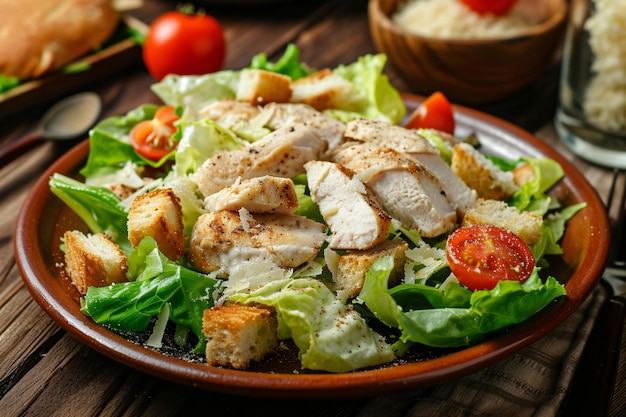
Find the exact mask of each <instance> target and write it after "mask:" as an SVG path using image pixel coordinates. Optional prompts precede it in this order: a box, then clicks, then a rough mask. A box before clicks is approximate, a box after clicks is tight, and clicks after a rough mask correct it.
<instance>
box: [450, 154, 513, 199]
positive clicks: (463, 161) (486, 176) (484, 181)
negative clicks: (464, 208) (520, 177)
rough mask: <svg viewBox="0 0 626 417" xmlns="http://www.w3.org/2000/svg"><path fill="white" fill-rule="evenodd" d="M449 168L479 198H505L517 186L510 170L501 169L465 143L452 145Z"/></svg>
mask: <svg viewBox="0 0 626 417" xmlns="http://www.w3.org/2000/svg"><path fill="white" fill-rule="evenodd" d="M450 168H451V169H452V171H453V172H454V173H455V174H456V175H457V176H458V177H459V178H461V180H463V182H465V184H467V186H468V187H470V188H473V189H474V190H476V193H477V194H478V196H479V197H481V198H485V199H493V200H506V199H507V198H509V197H510V196H512V195H513V194H514V193H515V191H517V190H518V188H519V187H518V186H517V185H516V184H515V180H514V177H513V174H512V173H511V172H505V171H503V170H501V169H500V168H499V167H498V166H496V165H495V164H494V163H493V162H491V161H490V160H489V159H487V158H486V157H485V156H484V155H483V154H481V153H480V152H479V151H478V150H476V149H474V148H473V147H472V146H470V145H468V144H466V143H459V144H457V145H455V146H454V152H453V154H452V162H451V164H450Z"/></svg>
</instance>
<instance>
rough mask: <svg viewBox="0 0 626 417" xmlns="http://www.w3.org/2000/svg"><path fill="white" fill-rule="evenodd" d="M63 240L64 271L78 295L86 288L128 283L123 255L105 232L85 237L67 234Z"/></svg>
mask: <svg viewBox="0 0 626 417" xmlns="http://www.w3.org/2000/svg"><path fill="white" fill-rule="evenodd" d="M64 238H65V271H66V272H67V274H68V275H69V277H70V279H71V280H72V283H73V284H74V285H75V286H76V289H77V290H78V292H79V293H80V294H81V295H85V294H86V293H87V288H88V287H105V286H107V285H110V284H113V283H117V282H125V281H128V279H127V278H126V271H127V269H128V268H127V266H126V256H125V255H124V254H123V253H122V250H121V249H120V247H119V246H118V245H117V244H116V243H115V242H113V241H112V240H111V239H110V238H109V236H107V235H106V234H104V233H98V234H95V235H85V234H83V233H82V232H80V231H77V230H74V231H67V232H65V234H64Z"/></svg>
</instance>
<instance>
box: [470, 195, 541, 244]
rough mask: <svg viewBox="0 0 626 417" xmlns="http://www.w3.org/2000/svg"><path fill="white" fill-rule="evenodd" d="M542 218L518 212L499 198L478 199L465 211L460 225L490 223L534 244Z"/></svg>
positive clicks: (539, 231) (539, 232)
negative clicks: (474, 204)
mask: <svg viewBox="0 0 626 417" xmlns="http://www.w3.org/2000/svg"><path fill="white" fill-rule="evenodd" d="M542 223H543V219H542V218H541V216H539V215H538V214H534V213H529V212H525V211H524V212H520V211H519V210H517V208H515V207H513V206H509V205H508V204H506V203H505V202H504V201H500V200H478V202H477V204H476V206H475V207H471V208H469V209H468V210H467V212H466V213H465V217H464V218H463V222H462V223H461V226H471V225H474V224H491V225H493V226H499V227H502V228H505V229H508V230H510V231H511V232H513V233H515V234H516V235H518V236H519V237H520V238H521V239H522V240H523V241H524V242H526V244H528V245H534V244H536V243H537V242H539V239H541V224H542Z"/></svg>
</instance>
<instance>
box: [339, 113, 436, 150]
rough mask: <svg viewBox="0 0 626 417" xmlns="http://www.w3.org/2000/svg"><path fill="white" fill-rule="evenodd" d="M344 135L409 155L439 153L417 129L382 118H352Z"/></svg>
mask: <svg viewBox="0 0 626 417" xmlns="http://www.w3.org/2000/svg"><path fill="white" fill-rule="evenodd" d="M344 135H345V137H346V138H348V139H353V140H358V141H360V142H373V143H376V144H378V145H379V146H382V147H385V148H391V149H394V150H396V151H398V152H402V153H405V154H407V155H409V156H414V155H415V154H424V153H425V154H431V155H437V156H438V155H439V151H437V149H436V148H435V147H434V146H433V145H431V144H430V142H428V140H426V139H425V138H424V137H422V136H421V135H420V134H418V133H417V131H415V130H411V129H405V128H404V127H402V126H395V125H391V124H389V123H387V122H384V121H381V120H366V119H357V120H352V121H350V122H348V123H347V124H346V131H345V133H344Z"/></svg>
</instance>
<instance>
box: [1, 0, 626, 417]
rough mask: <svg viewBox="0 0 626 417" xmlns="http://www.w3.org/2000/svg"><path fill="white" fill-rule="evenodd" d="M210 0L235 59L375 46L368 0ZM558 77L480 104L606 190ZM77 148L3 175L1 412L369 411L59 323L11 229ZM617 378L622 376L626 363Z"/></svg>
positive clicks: (8, 125)
mask: <svg viewBox="0 0 626 417" xmlns="http://www.w3.org/2000/svg"><path fill="white" fill-rule="evenodd" d="M225 3H228V2H225ZM302 3H306V4H305V5H301V4H302ZM174 7H175V2H169V1H164V0H161V1H159V0H145V1H144V6H143V7H142V8H140V9H137V10H134V11H132V12H130V14H131V15H133V16H135V17H137V18H138V19H140V20H142V21H144V22H147V23H149V22H151V21H152V20H153V19H154V18H155V17H156V16H158V15H159V14H160V13H162V12H165V11H167V10H171V9H173V8H174ZM203 7H204V8H205V10H206V11H207V13H209V14H212V15H214V16H215V17H217V18H218V19H219V20H220V22H221V23H222V24H223V26H224V29H225V31H226V36H227V41H228V59H227V62H226V67H227V68H233V69H236V68H241V67H243V66H246V65H248V64H249V62H250V59H251V57H252V56H253V55H255V54H257V53H259V52H266V53H267V54H268V56H269V57H270V59H275V58H276V57H278V56H280V54H282V51H283V49H284V47H285V46H286V44H288V43H289V42H294V43H296V44H297V45H298V47H299V48H300V50H301V53H302V55H301V57H302V60H303V61H304V62H307V63H308V64H310V65H311V66H313V67H317V68H322V67H326V66H329V67H334V66H336V65H338V64H342V63H349V62H352V61H354V60H355V59H356V58H357V57H358V56H360V55H363V54H365V53H372V52H375V48H374V46H373V44H372V41H371V38H370V36H369V31H368V25H367V1H366V0H328V1H311V2H286V3H282V4H275V5H268V6H263V7H260V6H227V5H222V6H217V5H210V4H208V3H207V4H204V6H203ZM386 72H387V74H388V75H389V77H390V79H391V81H392V83H393V84H394V85H396V86H397V87H398V89H399V90H401V91H407V92H411V90H410V88H409V87H408V85H407V84H406V83H405V82H403V80H402V79H400V78H399V76H398V75H397V73H396V72H395V71H394V69H393V68H390V67H388V68H387V70H386ZM557 77H558V65H555V66H554V67H553V68H551V69H549V70H548V71H547V72H546V74H544V76H543V77H542V78H541V79H540V80H539V81H538V82H537V83H535V84H534V85H533V86H531V88H529V89H526V90H525V91H524V92H523V93H520V94H518V95H516V96H514V97H511V98H509V99H507V100H505V101H503V102H501V103H497V104H495V105H490V106H483V107H481V108H480V110H483V111H485V112H488V113H491V114H494V115H496V116H499V117H502V118H504V119H506V120H509V121H511V122H513V123H514V124H517V125H519V126H521V127H523V128H525V129H526V130H529V131H531V132H534V133H536V135H537V136H538V137H540V138H541V139H542V140H544V141H546V142H548V143H550V144H551V145H553V146H554V147H555V148H557V149H558V150H559V151H560V152H562V153H563V154H564V155H566V156H567V157H568V159H569V160H571V161H573V162H574V164H576V166H577V167H578V168H579V169H580V170H581V171H582V172H584V173H585V175H586V176H587V178H588V179H589V180H590V182H592V183H593V184H594V185H595V186H597V190H598V192H599V194H600V195H601V196H606V194H607V190H608V186H609V178H610V171H609V170H605V169H602V168H598V167H594V166H591V165H589V164H587V163H585V162H583V161H581V160H579V159H577V158H575V157H574V156H572V155H571V154H570V153H569V151H568V150H566V149H565V148H564V146H563V145H562V144H561V143H560V142H559V140H558V138H557V136H556V133H555V131H554V128H553V126H552V118H553V115H554V109H555V102H556V93H557V88H558V85H557ZM152 83H153V80H152V78H151V77H150V76H149V75H148V74H147V72H146V71H145V68H144V67H143V65H142V64H141V61H140V60H137V62H136V64H135V65H133V66H131V67H129V68H127V69H126V70H124V71H122V72H117V73H114V74H112V75H111V76H110V77H108V78H107V79H106V80H103V81H100V82H96V83H93V84H91V85H89V86H88V88H89V89H91V90H94V91H97V92H98V93H99V94H100V95H101V96H102V97H103V99H104V112H103V115H102V117H107V116H111V115H119V114H124V113H126V112H127V111H129V110H130V109H132V108H134V107H135V106H137V105H140V104H142V103H145V102H156V101H157V98H156V97H155V96H154V95H153V94H152V93H151V92H150V90H149V87H150V85H151V84H152ZM70 87H71V86H70ZM68 89H69V87H68ZM48 104H49V103H42V105H40V106H34V107H33V108H30V109H28V111H23V112H20V113H19V114H17V115H15V116H12V117H11V118H9V119H2V115H0V145H6V144H8V143H11V142H12V141H14V140H16V139H18V138H19V137H21V136H23V135H26V134H29V133H32V132H33V131H34V130H35V127H36V124H37V121H38V120H39V118H40V116H41V114H42V113H43V110H44V109H45V107H46V106H47V105H48ZM72 145H73V144H63V145H60V144H56V145H54V144H51V143H48V144H45V145H43V146H40V147H39V148H37V149H35V150H32V151H30V152H29V153H27V154H26V155H24V156H23V157H22V158H20V159H19V160H18V161H15V162H14V163H12V164H11V165H9V166H6V167H4V168H2V171H1V174H0V195H1V196H2V203H1V204H0V317H2V319H1V320H0V416H15V415H46V416H50V415H59V416H80V415H125V416H131V415H146V416H153V415H193V414H195V413H197V410H204V411H205V412H206V413H208V412H209V411H210V412H211V413H212V415H257V416H270V415H285V416H287V415H290V416H294V415H311V416H313V415H326V416H350V415H354V414H355V413H356V412H357V411H358V410H359V409H360V407H361V406H362V402H360V401H358V400H328V401H314V400H280V401H277V400H261V399H254V400H251V399H248V398H246V397H237V396H232V395H224V394H218V393H212V392H206V391H200V390H197V389H194V388H190V387H187V386H182V385H177V384H175V383H171V382H167V381H164V380H161V379H159V378H155V377H152V376H148V375H145V374H143V373H141V372H138V371H135V370H133V369H130V368H128V367H126V366H124V365H122V364H120V363H117V362H115V361H113V360H111V359H109V358H107V357H104V356H102V355H100V354H99V353H97V352H95V351H93V350H91V349H90V348H88V347H86V346H84V345H82V344H81V343H79V342H78V341H76V340H75V339H74V338H73V337H71V336H70V335H68V334H67V333H66V332H65V331H63V330H62V329H61V328H60V327H59V326H58V325H57V324H56V323H55V322H53V321H52V320H51V319H50V318H49V317H48V316H47V315H46V313H45V312H44V311H43V310H42V309H41V308H40V307H39V305H38V304H37V303H35V302H34V301H33V299H32V298H31V296H30V294H29V292H28V290H27V289H26V287H25V285H24V283H23V282H22V280H21V277H20V273H19V271H18V269H17V267H16V263H15V258H14V252H13V239H12V236H13V228H14V224H15V220H16V217H17V214H18V211H19V209H20V206H21V204H22V202H23V200H24V199H25V197H26V195H27V193H28V191H29V189H30V187H31V186H32V184H33V183H34V181H35V180H36V179H37V178H38V177H39V176H40V174H41V173H42V172H43V170H44V169H45V168H46V167H47V166H48V165H49V164H50V163H51V162H53V161H54V160H55V159H56V158H58V157H59V156H60V155H62V154H63V153H64V152H65V151H67V150H68V149H69V147H70V146H72ZM620 378H622V379H624V378H625V377H624V374H623V371H621V373H620ZM618 383H620V384H622V385H623V384H624V381H621V382H620V380H619V379H618ZM243 394H245V393H243ZM621 399H622V400H623V397H622V398H621ZM620 404H623V402H621V403H620ZM252 413H254V414H252ZM615 415H618V414H615Z"/></svg>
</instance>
